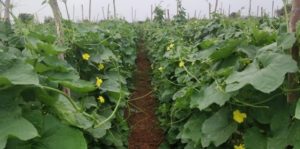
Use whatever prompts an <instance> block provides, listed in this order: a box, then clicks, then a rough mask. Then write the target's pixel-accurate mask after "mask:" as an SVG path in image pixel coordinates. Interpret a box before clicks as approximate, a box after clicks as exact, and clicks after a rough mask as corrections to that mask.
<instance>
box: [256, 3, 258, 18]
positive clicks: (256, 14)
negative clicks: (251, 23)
mask: <svg viewBox="0 0 300 149" xmlns="http://www.w3.org/2000/svg"><path fill="white" fill-rule="evenodd" d="M256 16H257V17H258V16H259V6H257V9H256Z"/></svg>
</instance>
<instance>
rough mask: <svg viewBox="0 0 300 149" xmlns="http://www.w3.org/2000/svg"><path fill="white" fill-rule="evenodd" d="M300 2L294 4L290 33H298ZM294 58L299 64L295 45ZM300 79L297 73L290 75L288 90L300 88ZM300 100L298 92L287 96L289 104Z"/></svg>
mask: <svg viewBox="0 0 300 149" xmlns="http://www.w3.org/2000/svg"><path fill="white" fill-rule="evenodd" d="M299 10H300V0H293V3H292V12H291V17H290V22H289V30H290V32H296V27H297V25H296V24H297V22H298V21H299V20H300V11H299ZM290 53H291V56H292V58H293V59H294V60H295V61H296V62H297V63H298V64H299V46H298V45H297V43H296V44H294V46H293V48H292V49H291V50H290ZM298 82H299V77H298V76H297V73H289V74H288V88H289V89H295V88H297V87H298V86H299V83H298ZM298 98H299V93H298V91H294V92H288V94H287V102H288V103H292V102H294V101H296V100H298Z"/></svg>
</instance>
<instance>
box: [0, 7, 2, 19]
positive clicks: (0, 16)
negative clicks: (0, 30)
mask: <svg viewBox="0 0 300 149" xmlns="http://www.w3.org/2000/svg"><path fill="white" fill-rule="evenodd" d="M1 19H2V5H0V20H1Z"/></svg>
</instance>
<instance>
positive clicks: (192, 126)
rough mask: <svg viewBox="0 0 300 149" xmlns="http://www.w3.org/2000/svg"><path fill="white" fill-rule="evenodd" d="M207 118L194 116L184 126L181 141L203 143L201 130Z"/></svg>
mask: <svg viewBox="0 0 300 149" xmlns="http://www.w3.org/2000/svg"><path fill="white" fill-rule="evenodd" d="M205 119H206V116H205V115H203V114H201V115H198V114H197V115H196V114H194V115H193V116H192V117H191V118H190V119H189V120H188V121H187V122H186V123H185V124H184V126H183V130H182V134H181V136H180V137H181V139H183V140H191V141H193V142H194V143H195V144H200V143H201V137H202V130H201V129H199V128H200V127H201V126H202V124H203V122H204V121H205Z"/></svg>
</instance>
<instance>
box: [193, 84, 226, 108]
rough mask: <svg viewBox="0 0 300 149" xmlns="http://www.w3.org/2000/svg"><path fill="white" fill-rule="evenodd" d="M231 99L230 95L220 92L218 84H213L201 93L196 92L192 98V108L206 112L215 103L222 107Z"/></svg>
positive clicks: (204, 88)
mask: <svg viewBox="0 0 300 149" xmlns="http://www.w3.org/2000/svg"><path fill="white" fill-rule="evenodd" d="M229 99H230V95H229V94H228V93H225V92H222V91H220V90H219V89H218V88H217V85H216V83H213V84H211V85H210V86H208V87H203V88H202V89H201V91H200V92H198V91H196V90H195V91H194V93H193V94H192V97H191V105H190V107H198V108H199V109H200V110H204V109H206V108H207V107H209V106H210V105H212V104H213V103H216V104H218V105H219V106H222V105H224V104H225V102H226V101H228V100H229Z"/></svg>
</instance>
